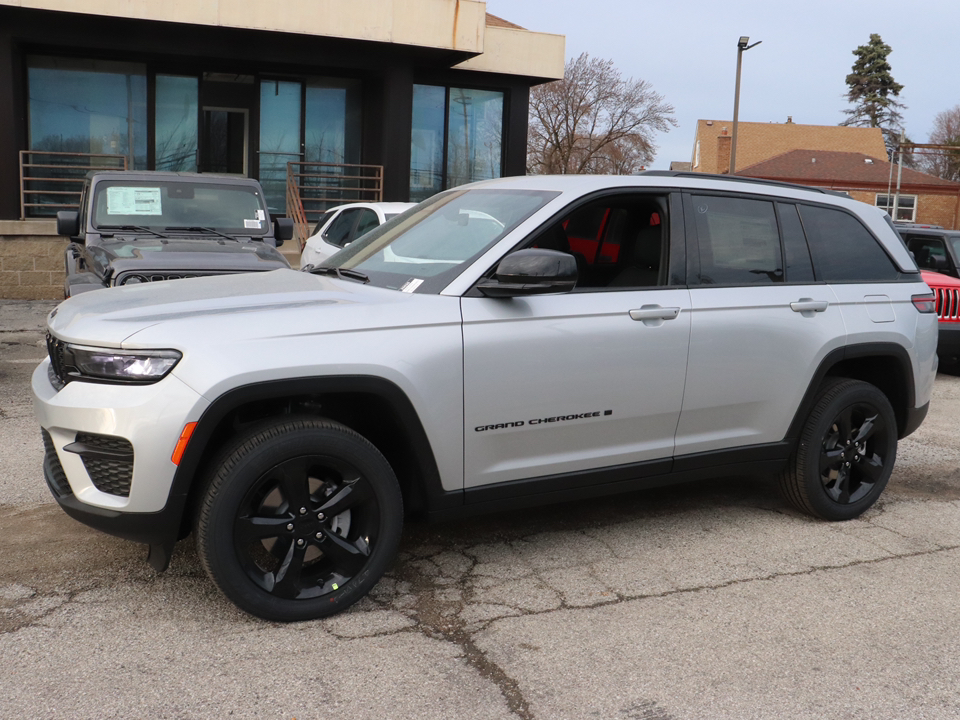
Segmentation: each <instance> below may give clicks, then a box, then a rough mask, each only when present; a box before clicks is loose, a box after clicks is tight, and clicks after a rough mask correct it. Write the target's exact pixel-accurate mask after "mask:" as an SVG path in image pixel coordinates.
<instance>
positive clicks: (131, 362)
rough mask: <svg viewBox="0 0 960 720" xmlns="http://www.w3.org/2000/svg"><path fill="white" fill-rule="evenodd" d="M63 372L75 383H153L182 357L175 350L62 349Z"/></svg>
mask: <svg viewBox="0 0 960 720" xmlns="http://www.w3.org/2000/svg"><path fill="white" fill-rule="evenodd" d="M62 357H63V359H62V364H63V369H64V370H65V372H66V374H67V375H69V376H72V377H73V378H74V379H76V380H99V381H101V382H129V383H152V382H156V381H157V380H160V379H161V378H162V377H164V376H165V375H166V374H167V373H169V372H170V371H171V370H173V366H174V365H176V364H177V363H178V362H179V361H180V358H181V357H183V355H182V354H181V353H179V352H177V351H176V350H114V349H112V348H95V347H86V346H83V345H71V344H70V343H66V344H64V346H63V356H62Z"/></svg>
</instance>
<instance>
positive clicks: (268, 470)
mask: <svg viewBox="0 0 960 720" xmlns="http://www.w3.org/2000/svg"><path fill="white" fill-rule="evenodd" d="M402 526H403V504H402V498H401V495H400V488H399V485H398V484H397V479H396V476H395V475H394V473H393V470H392V469H391V467H390V465H389V463H388V462H387V460H386V459H385V458H384V457H383V455H381V454H380V452H379V451H378V450H377V449H376V448H375V447H374V446H373V445H372V444H371V443H370V442H369V441H367V440H366V439H365V438H363V437H362V436H360V435H358V434H357V433H355V432H353V431H352V430H350V429H349V428H347V427H345V426H343V425H341V424H339V423H336V422H332V421H329V420H322V419H317V418H301V419H285V420H283V421H276V422H273V423H270V424H267V425H263V426H260V427H259V428H258V429H256V430H254V431H253V432H251V433H249V434H247V435H245V436H244V437H242V438H240V439H239V440H238V441H237V442H236V443H234V445H232V446H231V447H230V448H228V450H227V451H226V453H225V455H224V458H223V460H222V462H221V463H220V465H219V467H218V468H217V469H216V470H215V472H214V474H213V475H212V476H211V477H210V479H209V480H208V484H207V487H206V492H205V494H204V497H203V500H202V504H201V506H200V511H199V512H198V513H197V519H196V527H195V530H196V542H197V551H198V554H199V556H200V560H201V562H202V564H203V566H204V568H205V569H206V571H207V573H208V574H209V575H210V577H211V578H212V579H213V581H214V582H215V583H216V584H217V586H218V587H219V588H220V589H221V590H222V591H223V593H224V594H225V595H226V596H227V597H228V598H230V600H232V601H233V602H234V603H235V604H236V605H237V606H239V607H240V608H241V609H243V610H245V611H247V612H249V613H251V614H253V615H256V616H258V617H261V618H264V619H266V620H276V621H281V622H287V621H293V620H310V619H314V618H320V617H325V616H327V615H332V614H334V613H336V612H339V611H340V610H343V609H344V608H346V607H348V606H349V605H351V604H353V603H354V602H356V601H357V600H359V599H360V598H362V597H363V596H364V595H366V594H367V592H368V591H369V590H370V589H371V588H372V587H373V586H374V585H375V584H376V583H377V581H378V580H379V579H380V577H381V576H382V575H383V573H384V572H385V571H386V569H387V567H388V566H389V564H390V562H391V561H392V560H393V557H394V556H395V554H396V551H397V546H398V544H399V541H400V533H401V529H402Z"/></svg>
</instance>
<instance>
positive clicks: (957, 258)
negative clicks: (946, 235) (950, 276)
mask: <svg viewBox="0 0 960 720" xmlns="http://www.w3.org/2000/svg"><path fill="white" fill-rule="evenodd" d="M950 244H951V245H953V257H954V262H960V235H955V236H953V237H951V238H950Z"/></svg>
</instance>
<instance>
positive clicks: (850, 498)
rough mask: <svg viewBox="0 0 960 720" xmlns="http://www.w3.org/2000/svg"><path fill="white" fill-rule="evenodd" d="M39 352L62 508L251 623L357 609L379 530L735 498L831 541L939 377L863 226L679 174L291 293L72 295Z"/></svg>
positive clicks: (329, 266)
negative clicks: (622, 502)
mask: <svg viewBox="0 0 960 720" xmlns="http://www.w3.org/2000/svg"><path fill="white" fill-rule="evenodd" d="M48 325H49V336H48V344H49V355H50V357H49V359H48V360H45V361H44V362H43V363H42V364H41V365H40V366H39V367H38V368H37V370H36V372H35V373H34V376H33V392H34V394H35V398H36V414H37V418H38V420H39V422H40V425H41V427H42V431H43V440H44V444H45V446H46V457H45V462H44V473H45V476H46V480H47V482H48V484H49V486H50V489H51V490H52V492H53V494H54V496H55V497H56V499H57V501H58V502H59V503H60V505H61V506H62V507H63V508H64V510H65V511H66V512H67V513H69V514H70V515H72V516H73V517H75V518H77V519H78V520H80V521H82V522H85V523H87V524H89V525H92V526H94V527H97V528H99V529H101V530H104V531H106V532H109V533H113V534H115V535H119V536H121V537H125V538H129V539H131V540H136V541H139V542H143V543H146V544H148V545H149V546H150V552H149V556H148V559H149V561H150V562H151V564H152V565H153V566H154V567H155V568H156V569H157V570H163V569H164V568H165V567H166V565H167V563H168V562H169V557H170V554H171V552H172V550H173V547H174V543H175V542H176V541H177V540H178V539H180V538H183V537H186V536H187V535H188V534H190V532H191V531H192V532H193V534H194V536H195V538H196V544H197V550H198V553H199V557H200V559H201V561H202V563H203V565H204V567H205V568H206V570H207V571H208V572H209V574H210V576H211V577H212V578H213V580H214V582H215V583H216V584H217V585H218V586H219V587H220V588H221V589H222V590H223V592H224V593H225V594H226V595H227V596H228V597H229V598H230V599H231V600H233V602H235V603H236V604H237V605H238V606H240V607H241V608H243V609H244V610H246V611H248V612H250V613H253V614H255V615H258V616H260V617H263V618H268V619H272V620H303V619H308V618H317V617H322V616H326V615H330V614H332V613H335V612H337V611H339V610H342V609H343V608H345V607H347V606H348V605H350V604H351V603H353V602H355V601H357V600H358V599H360V598H361V597H363V596H364V595H365V594H366V593H367V592H368V591H369V590H370V588H371V587H373V585H374V584H375V583H376V582H377V580H378V579H379V578H380V576H381V575H382V574H383V573H384V571H385V570H386V569H387V568H388V567H389V565H390V563H391V561H392V559H393V557H394V554H395V552H396V549H397V545H398V542H399V539H400V534H401V527H402V524H403V520H404V516H405V511H406V512H408V513H417V514H420V515H425V516H427V517H430V518H451V517H456V516H459V515H461V514H464V513H469V512H478V511H487V510H496V509H502V508H517V507H523V506H529V505H533V504H536V503H543V502H556V501H564V500H571V499H575V498H581V497H584V496H588V495H603V494H610V493H616V492H623V491H629V490H636V489H638V488H646V487H651V486H656V485H663V484H668V483H675V482H679V481H685V480H693V479H699V478H704V477H708V476H721V475H734V474H736V475H743V474H758V475H768V476H774V477H777V478H779V485H780V488H781V489H782V491H783V494H784V495H785V497H786V499H787V501H788V502H789V503H790V504H792V505H793V506H794V507H795V508H797V509H799V510H800V511H803V512H806V513H810V514H813V515H815V516H818V517H821V518H825V519H828V520H843V519H847V518H853V517H857V516H858V515H860V514H861V513H863V512H864V511H865V510H866V509H867V508H869V507H870V506H871V505H872V504H873V503H874V502H875V501H876V500H877V498H878V497H879V495H880V493H881V492H882V490H883V488H884V486H885V485H886V483H887V481H888V479H889V478H890V475H891V473H892V471H893V467H894V461H895V459H896V452H897V441H898V439H899V438H902V437H904V436H906V435H909V434H910V433H911V432H913V431H914V430H915V429H916V428H917V427H918V426H919V424H920V423H921V421H922V420H923V417H924V415H925V414H926V411H927V406H928V403H929V399H930V393H931V388H932V386H933V381H934V375H935V372H936V364H937V359H936V343H937V316H936V314H935V313H934V297H933V295H932V293H931V292H930V290H929V288H928V287H927V286H926V285H925V284H924V283H923V281H922V279H921V277H920V274H919V272H918V271H917V267H916V265H915V263H914V261H913V259H912V258H911V257H910V254H909V253H908V252H907V250H906V248H905V247H904V245H903V243H902V242H901V240H900V239H899V237H898V236H897V234H896V232H895V231H894V230H893V228H892V226H891V225H890V224H889V222H888V221H887V220H886V219H885V216H884V213H883V212H882V211H880V210H878V209H876V208H873V207H870V206H868V205H865V204H863V203H860V202H856V201H853V200H850V199H848V198H845V197H839V196H837V195H834V194H831V193H825V192H819V191H816V190H810V189H805V188H800V187H795V186H787V185H776V184H769V183H761V182H757V181H749V180H740V179H733V178H719V177H711V176H702V175H697V176H686V175H683V174H676V173H646V174H644V175H642V176H637V177H583V176H579V177H578V176H564V177H526V178H509V179H502V180H494V181H489V182H483V183H478V184H474V185H469V186H465V187H460V188H457V189H454V190H450V191H448V192H444V193H441V194H439V195H436V196H434V197H433V198H431V199H429V200H427V201H426V202H424V203H422V204H420V205H418V206H416V207H414V208H412V209H410V210H408V211H407V212H405V213H404V214H402V215H400V216H398V217H397V218H395V219H393V220H391V221H390V222H388V223H386V224H385V225H382V226H380V227H379V228H377V229H376V230H374V231H372V232H371V233H369V234H367V235H366V236H364V237H363V238H362V239H360V240H358V241H357V242H355V243H353V244H351V245H350V246H349V247H347V248H345V249H344V250H343V251H341V252H339V253H337V254H336V255H334V256H333V257H332V258H330V259H329V260H327V261H326V263H325V264H323V265H321V266H319V267H316V268H314V269H313V270H312V272H310V273H304V272H294V271H292V270H277V271H274V272H269V273H259V274H255V275H245V276H238V275H231V276H221V277H209V278H198V279H196V280H193V281H191V282H188V283H152V284H147V285H139V286H133V287H122V288H115V289H111V290H102V291H97V292H89V293H84V294H82V295H79V296H77V297H75V298H72V299H70V300H68V301H66V302H64V303H63V304H62V305H60V306H59V307H58V308H57V309H56V310H54V311H53V312H52V313H51V315H50V318H49V322H48Z"/></svg>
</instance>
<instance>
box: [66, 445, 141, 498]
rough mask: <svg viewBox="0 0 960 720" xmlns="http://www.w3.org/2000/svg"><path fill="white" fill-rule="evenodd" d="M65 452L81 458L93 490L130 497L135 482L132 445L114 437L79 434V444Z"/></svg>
mask: <svg viewBox="0 0 960 720" xmlns="http://www.w3.org/2000/svg"><path fill="white" fill-rule="evenodd" d="M64 449H65V450H69V451H70V452H74V453H77V454H79V455H80V457H81V459H82V460H83V466H84V467H85V468H86V469H87V474H88V475H89V476H90V480H91V482H93V485H94V487H96V488H97V490H99V491H100V492H104V493H108V494H110V495H118V496H120V497H129V496H130V481H131V480H132V479H133V445H131V444H130V441H129V440H126V439H124V438H120V437H113V436H112V435H95V434H93V433H77V441H76V442H75V443H73V444H72V445H68V446H67V447H66V448H64Z"/></svg>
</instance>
